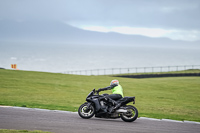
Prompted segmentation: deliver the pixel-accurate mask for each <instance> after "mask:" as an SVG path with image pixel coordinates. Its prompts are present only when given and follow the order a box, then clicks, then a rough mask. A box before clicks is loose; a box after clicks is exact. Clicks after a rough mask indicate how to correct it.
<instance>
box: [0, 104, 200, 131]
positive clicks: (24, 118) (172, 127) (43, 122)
mask: <svg viewBox="0 0 200 133" xmlns="http://www.w3.org/2000/svg"><path fill="white" fill-rule="evenodd" d="M0 129H17V130H43V131H49V132H54V133H130V132H131V133H199V131H200V123H195V122H187V121H185V122H178V121H170V120H158V119H147V118H138V119H137V120H136V121H135V122H131V123H128V122H124V121H122V120H121V119H99V118H95V117H93V118H91V119H82V118H80V117H79V116H78V113H72V112H67V111H55V110H54V111H52V110H43V109H30V108H19V107H3V106H0Z"/></svg>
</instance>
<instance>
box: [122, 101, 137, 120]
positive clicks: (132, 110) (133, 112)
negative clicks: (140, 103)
mask: <svg viewBox="0 0 200 133" xmlns="http://www.w3.org/2000/svg"><path fill="white" fill-rule="evenodd" d="M126 107H127V111H128V112H126V113H122V114H121V115H120V117H121V119H122V120H123V121H125V122H133V121H135V120H136V119H137V117H138V110H137V108H136V107H134V106H131V105H128V106H126Z"/></svg>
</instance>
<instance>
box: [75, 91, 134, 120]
mask: <svg viewBox="0 0 200 133" xmlns="http://www.w3.org/2000/svg"><path fill="white" fill-rule="evenodd" d="M106 95H108V94H102V95H99V90H97V91H95V89H93V90H92V91H91V92H90V93H89V94H88V96H87V98H86V101H87V102H85V103H84V104H82V105H81V106H80V107H79V109H78V114H79V116H80V117H82V118H84V119H89V118H91V117H93V116H94V115H95V117H98V118H114V119H115V118H120V117H121V119H122V120H123V121H125V122H133V121H135V120H136V119H137V117H138V110H137V108H136V107H134V106H132V105H126V104H127V103H129V102H133V104H135V97H124V98H121V99H119V100H117V101H116V102H117V103H118V104H119V105H120V107H119V108H117V109H116V110H114V112H111V113H110V112H109V110H110V109H111V108H113V106H114V105H113V104H112V102H109V100H108V98H107V97H106Z"/></svg>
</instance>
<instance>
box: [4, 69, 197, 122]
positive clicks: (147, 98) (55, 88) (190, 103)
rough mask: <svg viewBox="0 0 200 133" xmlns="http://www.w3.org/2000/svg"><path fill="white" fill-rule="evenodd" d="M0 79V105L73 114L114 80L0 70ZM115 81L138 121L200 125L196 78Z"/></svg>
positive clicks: (124, 79)
mask: <svg viewBox="0 0 200 133" xmlns="http://www.w3.org/2000/svg"><path fill="white" fill-rule="evenodd" d="M0 79H1V80H0V105H10V106H21V107H31V108H44V109H55V110H68V111H77V109H78V107H79V106H80V104H82V103H84V102H85V98H86V96H87V94H88V93H89V92H90V91H91V90H92V89H93V88H102V87H106V86H109V83H110V81H111V80H112V79H114V78H113V77H109V76H80V75H67V74H57V73H44V72H29V71H16V70H4V69H0ZM117 79H118V80H119V81H120V84H121V85H122V86H123V89H124V95H125V96H136V104H135V106H136V107H137V108H138V110H139V116H140V117H141V116H143V117H153V118H166V119H175V120H192V121H200V104H199V103H200V77H173V78H169V77H168V78H148V79H131V78H119V77H118V78H117ZM102 93H111V92H110V91H105V92H102Z"/></svg>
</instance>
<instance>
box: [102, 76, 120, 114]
mask: <svg viewBox="0 0 200 133" xmlns="http://www.w3.org/2000/svg"><path fill="white" fill-rule="evenodd" d="M104 90H112V93H113V94H110V95H106V96H105V99H108V100H107V101H108V102H111V103H112V104H113V105H114V107H112V108H111V109H110V110H109V113H112V112H113V111H114V110H116V109H118V108H119V107H120V105H121V103H117V102H116V101H115V100H119V99H121V98H122V97H124V94H123V88H122V86H121V85H120V84H119V81H118V80H116V79H115V80H112V81H111V83H110V86H108V87H105V88H100V89H99V90H98V91H99V92H100V91H104Z"/></svg>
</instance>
